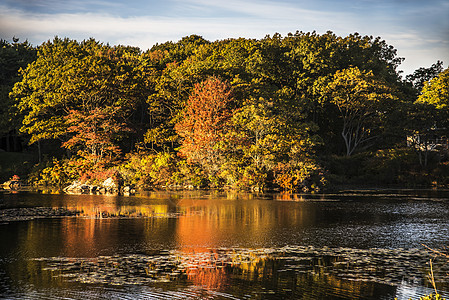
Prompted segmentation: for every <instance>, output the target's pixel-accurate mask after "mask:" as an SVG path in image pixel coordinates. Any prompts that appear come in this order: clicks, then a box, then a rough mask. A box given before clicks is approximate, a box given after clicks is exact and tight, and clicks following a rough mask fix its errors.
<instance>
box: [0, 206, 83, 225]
mask: <svg viewBox="0 0 449 300" xmlns="http://www.w3.org/2000/svg"><path fill="white" fill-rule="evenodd" d="M80 213H81V212H80V211H78V210H69V209H66V208H51V207H24V208H3V209H0V222H11V221H28V220H33V219H42V218H59V217H74V216H78V215H79V214H80Z"/></svg>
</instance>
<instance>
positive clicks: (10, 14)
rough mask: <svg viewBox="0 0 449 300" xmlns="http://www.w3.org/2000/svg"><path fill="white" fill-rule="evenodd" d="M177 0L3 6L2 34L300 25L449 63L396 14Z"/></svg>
mask: <svg viewBox="0 0 449 300" xmlns="http://www.w3.org/2000/svg"><path fill="white" fill-rule="evenodd" d="M175 1H176V6H175V7H174V8H173V7H172V8H171V9H170V13H169V14H168V13H167V14H165V15H158V16H135V17H132V16H128V17H124V16H115V15H112V14H110V13H109V14H108V13H106V12H105V13H88V12H84V13H83V12H76V13H60V14H50V13H27V12H24V11H20V10H18V9H12V8H10V7H6V6H2V5H0V38H3V39H8V40H10V39H11V38H12V36H16V37H19V38H21V39H22V40H24V39H28V40H29V41H30V42H31V43H33V44H34V45H39V44H41V43H42V42H44V41H46V40H48V39H53V37H54V36H56V35H58V36H60V37H69V38H71V39H77V40H83V39H87V38H90V37H94V38H95V39H97V40H99V41H102V42H105V43H106V42H107V43H110V44H125V45H132V46H138V47H140V48H141V49H142V50H146V49H148V48H150V47H151V46H152V45H154V44H155V43H163V42H166V41H169V40H172V41H177V40H179V39H180V38H182V37H183V36H187V35H190V34H198V35H202V36H203V37H204V38H206V39H209V40H211V41H214V40H217V39H224V38H234V37H235V38H237V37H247V38H262V37H264V36H265V35H266V34H274V33H276V32H279V33H281V34H283V35H286V34H287V33H288V32H295V31H296V30H301V31H306V32H307V31H313V30H316V31H317V32H319V33H324V32H326V31H328V30H332V31H334V32H335V33H336V34H338V35H342V36H344V35H347V34H350V33H353V32H359V33H360V34H362V35H364V34H367V35H374V36H381V37H382V38H383V39H385V40H386V41H387V42H388V43H389V44H392V45H393V46H394V47H395V48H397V49H398V53H399V56H403V57H405V58H406V61H405V62H404V64H403V65H402V67H401V68H402V69H403V70H404V71H405V73H406V74H408V73H411V72H413V70H414V69H416V68H418V67H420V66H430V65H431V64H432V63H434V62H435V61H436V60H438V59H440V60H444V61H445V63H446V64H447V63H449V57H448V56H449V45H448V42H449V41H447V39H444V38H442V37H441V34H440V35H438V34H423V32H422V31H421V30H422V29H421V26H418V25H416V26H415V27H413V26H409V24H402V23H393V22H394V17H391V16H390V15H382V14H380V15H379V14H374V15H368V16H360V15H357V14H355V13H350V12H346V11H344V10H340V12H330V11H326V7H323V8H322V9H320V10H312V9H311V8H310V7H308V8H307V9H306V8H305V6H301V5H298V2H296V4H295V5H293V4H287V3H286V2H273V1H268V0H267V1H260V0H243V1H240V0H228V1H226V2H223V1H221V0H188V1H186V0H175ZM300 3H301V2H300ZM199 9H201V11H200V10H199ZM80 11H82V10H80ZM173 12H176V13H177V14H178V15H175V14H174V13H173ZM217 12H219V13H217ZM205 16H208V17H205ZM406 25H407V26H406ZM446 32H447V31H446Z"/></svg>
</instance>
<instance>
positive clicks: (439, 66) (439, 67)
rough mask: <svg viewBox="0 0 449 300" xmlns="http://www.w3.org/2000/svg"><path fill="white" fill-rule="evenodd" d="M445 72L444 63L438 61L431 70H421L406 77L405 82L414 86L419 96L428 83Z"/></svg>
mask: <svg viewBox="0 0 449 300" xmlns="http://www.w3.org/2000/svg"><path fill="white" fill-rule="evenodd" d="M441 71H443V62H442V61H440V60H438V61H437V62H436V63H434V64H433V65H432V66H430V67H429V68H419V69H417V70H415V72H413V73H412V74H409V75H407V76H405V80H406V81H407V82H409V83H411V84H412V85H413V87H414V88H415V89H416V91H417V92H418V94H420V93H421V91H422V89H423V87H424V85H425V83H426V82H429V81H430V80H432V79H433V78H435V77H437V76H438V74H440V73H441Z"/></svg>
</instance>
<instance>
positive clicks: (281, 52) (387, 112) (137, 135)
mask: <svg viewBox="0 0 449 300" xmlns="http://www.w3.org/2000/svg"><path fill="white" fill-rule="evenodd" d="M403 60H404V59H403V58H401V57H398V55H397V50H396V49H395V48H394V47H393V46H391V45H388V44H387V43H386V42H385V41H384V40H382V39H381V38H380V37H372V36H362V35H360V34H357V33H354V34H351V35H348V36H346V37H340V36H337V35H336V34H334V33H332V32H327V33H325V34H318V33H316V32H307V33H305V32H299V31H298V32H296V33H294V34H288V35H287V36H281V35H280V34H274V35H273V36H269V35H267V36H266V37H265V38H263V39H247V38H239V39H225V40H217V41H214V42H211V41H208V40H205V39H204V38H202V37H201V36H197V35H191V36H188V37H184V38H182V39H181V40H179V41H178V42H166V43H163V44H156V45H154V46H153V47H152V48H151V49H149V50H147V51H142V50H141V49H139V48H137V47H131V46H122V45H115V46H111V45H109V44H104V43H102V42H99V41H96V40H95V39H93V38H91V39H88V40H84V41H81V42H79V41H76V40H72V39H69V38H59V37H55V38H54V39H53V40H49V41H47V42H45V43H43V44H42V45H39V46H32V45H31V44H29V43H28V42H27V41H25V42H19V40H18V39H16V38H14V39H13V41H12V42H8V41H5V40H1V41H0V115H1V116H0V137H1V141H0V148H1V149H2V152H0V180H2V182H3V181H5V180H8V179H9V178H11V177H12V176H13V175H16V176H20V178H22V180H27V181H28V182H29V183H30V184H31V185H43V186H59V187H63V186H65V185H67V184H70V183H71V182H73V181H74V180H79V181H81V182H102V181H104V180H105V179H107V178H113V179H114V180H116V181H117V182H119V183H120V184H127V185H133V186H136V187H139V188H147V189H151V188H176V189H178V188H190V189H191V188H213V189H217V188H218V189H240V190H252V191H262V190H270V189H271V190H286V191H302V192H318V191H323V190H326V189H333V188H338V187H342V186H375V187H379V186H391V185H396V186H403V187H418V186H425V187H431V186H432V187H441V186H448V185H449V160H448V158H449V152H448V139H447V136H448V135H447V134H448V132H447V128H449V127H448V126H449V124H447V123H448V120H449V118H448V112H449V107H448V105H449V69H448V68H446V69H445V68H444V67H443V62H441V61H437V62H435V64H433V65H431V66H429V67H422V68H419V69H417V70H416V71H415V72H414V73H412V74H409V75H407V76H403V74H402V73H401V72H400V71H399V70H398V67H399V66H400V64H401V63H402V61H403Z"/></svg>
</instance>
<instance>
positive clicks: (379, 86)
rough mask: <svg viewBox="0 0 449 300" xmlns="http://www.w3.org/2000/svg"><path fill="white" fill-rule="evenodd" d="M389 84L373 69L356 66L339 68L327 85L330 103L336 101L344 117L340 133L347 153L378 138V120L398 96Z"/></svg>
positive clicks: (341, 115)
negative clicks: (361, 68) (394, 94)
mask: <svg viewBox="0 0 449 300" xmlns="http://www.w3.org/2000/svg"><path fill="white" fill-rule="evenodd" d="M391 92H392V91H391V89H390V88H389V86H388V85H387V84H386V83H385V82H383V81H382V80H379V79H377V78H376V77H374V75H373V73H372V72H364V71H360V70H359V69H358V68H357V67H355V68H350V69H345V70H342V71H337V72H336V73H335V75H334V78H333V81H332V82H330V83H329V84H328V86H327V93H328V97H329V98H330V102H331V103H333V104H335V106H336V107H337V108H338V110H339V112H340V117H341V119H342V123H343V125H342V127H341V136H342V138H343V140H344V143H345V147H346V155H347V156H351V155H352V154H353V153H354V151H356V150H357V149H359V148H360V147H361V146H364V145H366V144H367V143H368V142H369V141H371V140H373V139H374V138H376V137H377V135H378V133H377V132H376V130H375V129H376V127H379V126H374V125H375V124H376V123H378V122H379V121H381V120H382V115H383V114H385V112H387V111H388V109H389V108H388V106H389V105H390V103H389V102H392V101H394V99H395V97H394V96H393V95H392V93H391Z"/></svg>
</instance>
